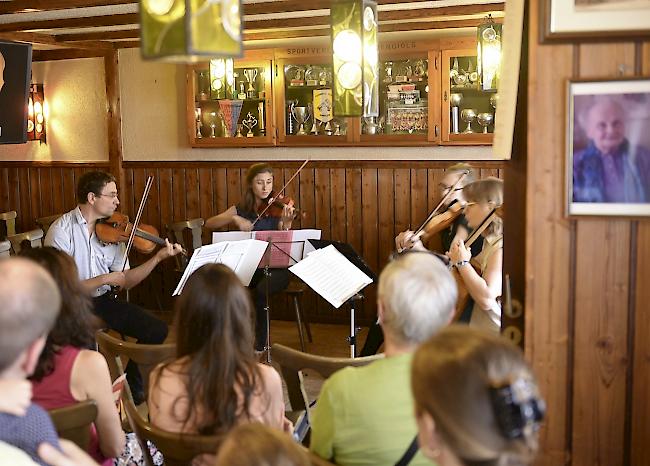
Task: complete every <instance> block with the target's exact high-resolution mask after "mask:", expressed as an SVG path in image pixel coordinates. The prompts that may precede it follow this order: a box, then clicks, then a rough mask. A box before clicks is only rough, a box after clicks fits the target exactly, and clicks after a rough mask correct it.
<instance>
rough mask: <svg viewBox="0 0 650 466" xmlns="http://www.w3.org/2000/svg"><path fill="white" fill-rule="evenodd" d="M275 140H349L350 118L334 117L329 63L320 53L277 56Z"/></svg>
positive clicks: (333, 142) (331, 142) (320, 142)
mask: <svg viewBox="0 0 650 466" xmlns="http://www.w3.org/2000/svg"><path fill="white" fill-rule="evenodd" d="M276 76H277V81H278V87H279V95H280V96H281V99H279V100H280V101H281V102H282V104H281V105H280V106H278V109H277V110H276V112H277V113H276V119H277V122H278V133H279V135H278V136H279V137H278V139H279V141H280V142H282V143H286V144H289V145H293V144H295V145H337V144H346V143H348V142H350V138H349V136H350V135H351V130H352V125H353V121H354V120H353V119H351V118H340V117H338V118H337V117H335V116H334V114H333V107H334V106H333V105H332V65H331V64H329V63H327V62H326V59H325V58H324V57H304V58H301V59H285V60H278V63H277V64H276Z"/></svg>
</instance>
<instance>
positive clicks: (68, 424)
mask: <svg viewBox="0 0 650 466" xmlns="http://www.w3.org/2000/svg"><path fill="white" fill-rule="evenodd" d="M48 412H49V414H50V417H51V418H52V422H53V423H54V427H55V428H56V431H57V433H58V434H59V437H62V438H64V439H67V440H70V441H71V442H74V443H76V444H77V445H78V446H79V448H81V449H82V450H84V451H88V446H89V445H90V425H91V424H92V423H93V422H95V419H97V403H95V400H86V401H81V402H79V403H77V404H74V405H71V406H66V407H65V408H58V409H51V410H50V411H48Z"/></svg>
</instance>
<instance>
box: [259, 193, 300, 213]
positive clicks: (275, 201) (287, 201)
mask: <svg viewBox="0 0 650 466" xmlns="http://www.w3.org/2000/svg"><path fill="white" fill-rule="evenodd" d="M265 200H266V201H267V203H266V204H265V203H261V204H260V205H259V207H258V208H257V214H258V215H259V216H260V217H274V218H280V217H282V212H283V211H284V206H289V207H293V208H294V209H296V210H295V211H294V218H295V216H296V215H298V214H299V213H300V211H299V209H298V207H296V205H295V201H294V200H293V198H292V197H289V196H281V195H280V196H278V195H277V194H276V192H275V191H271V194H270V195H269V197H268V198H266V199H265Z"/></svg>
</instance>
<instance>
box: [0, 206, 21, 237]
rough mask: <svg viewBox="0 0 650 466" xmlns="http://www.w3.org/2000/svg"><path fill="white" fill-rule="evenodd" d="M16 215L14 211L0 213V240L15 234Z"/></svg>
mask: <svg viewBox="0 0 650 466" xmlns="http://www.w3.org/2000/svg"><path fill="white" fill-rule="evenodd" d="M17 216H18V214H17V213H16V211H15V210H11V211H9V212H2V213H0V222H2V223H3V224H4V225H3V228H2V230H1V231H0V239H4V238H6V237H7V236H12V235H15V234H16V217H17Z"/></svg>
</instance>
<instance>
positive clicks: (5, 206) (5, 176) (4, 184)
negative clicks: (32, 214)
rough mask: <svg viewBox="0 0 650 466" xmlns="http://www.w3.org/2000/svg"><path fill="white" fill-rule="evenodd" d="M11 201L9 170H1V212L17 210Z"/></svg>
mask: <svg viewBox="0 0 650 466" xmlns="http://www.w3.org/2000/svg"><path fill="white" fill-rule="evenodd" d="M11 205H12V204H11V201H10V200H9V168H2V169H0V212H8V211H10V210H16V207H11Z"/></svg>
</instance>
